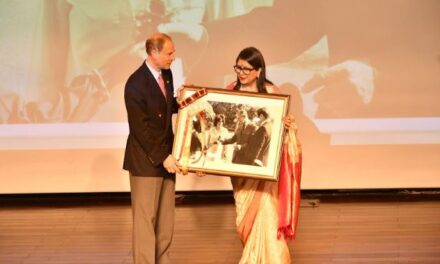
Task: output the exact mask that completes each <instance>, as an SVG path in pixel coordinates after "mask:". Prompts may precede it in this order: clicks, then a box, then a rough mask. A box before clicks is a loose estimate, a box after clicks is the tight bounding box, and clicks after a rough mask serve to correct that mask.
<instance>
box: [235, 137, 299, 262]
mask: <svg viewBox="0 0 440 264" xmlns="http://www.w3.org/2000/svg"><path fill="white" fill-rule="evenodd" d="M281 159H282V160H281V169H280V176H279V181H278V182H272V181H264V180H254V179H244V178H231V181H232V186H233V189H234V198H235V205H236V212H237V219H236V225H237V232H238V234H239V237H240V240H241V242H242V244H243V247H244V249H243V253H242V256H241V259H240V262H239V263H240V264H245V263H246V264H257V263H258V264H263V263H264V264H269V263H273V264H278V263H279V264H285V263H291V259H290V253H289V248H288V245H287V241H288V240H289V239H294V238H295V233H296V226H297V222H298V211H299V210H298V209H299V200H300V180H301V148H300V145H299V143H298V142H297V139H296V135H295V133H294V132H293V131H290V130H289V131H288V132H286V136H285V141H284V144H283V152H282V157H281Z"/></svg>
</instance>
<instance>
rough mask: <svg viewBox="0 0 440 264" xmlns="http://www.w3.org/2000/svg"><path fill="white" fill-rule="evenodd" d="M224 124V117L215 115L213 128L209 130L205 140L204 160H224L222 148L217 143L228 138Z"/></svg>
mask: <svg viewBox="0 0 440 264" xmlns="http://www.w3.org/2000/svg"><path fill="white" fill-rule="evenodd" d="M224 123H225V115H223V114H217V115H216V116H215V117H214V122H213V126H212V127H211V128H210V129H209V131H208V135H207V137H208V138H207V140H206V146H205V148H206V151H207V153H206V158H207V159H208V160H211V161H218V160H221V159H223V158H224V153H223V146H222V145H219V144H218V142H219V141H220V140H222V139H224V138H226V137H228V135H229V132H228V130H227V129H226V128H225V127H224V126H223V124H224Z"/></svg>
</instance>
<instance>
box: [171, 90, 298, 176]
mask: <svg viewBox="0 0 440 264" xmlns="http://www.w3.org/2000/svg"><path fill="white" fill-rule="evenodd" d="M181 98H184V100H182V102H181V108H180V109H179V112H178V114H177V120H176V126H175V137H174V144H173V152H172V153H173V155H174V157H176V159H177V160H178V161H179V163H180V164H181V166H182V167H183V169H185V170H188V171H192V172H196V171H200V172H203V173H206V174H213V175H225V176H237V177H248V178H255V179H263V180H271V181H277V180H278V174H279V169H280V158H281V150H282V144H283V139H284V132H285V131H284V123H283V118H284V117H285V116H286V115H287V113H288V107H289V100H290V97H289V95H284V94H263V93H252V92H244V91H233V90H226V89H219V88H207V87H198V86H185V88H184V89H183V90H182V91H181ZM258 114H259V115H258ZM246 116H247V118H246ZM266 116H267V117H268V118H265V117H266ZM244 120H246V121H244ZM241 121H243V122H241ZM214 124H215V125H214Z"/></svg>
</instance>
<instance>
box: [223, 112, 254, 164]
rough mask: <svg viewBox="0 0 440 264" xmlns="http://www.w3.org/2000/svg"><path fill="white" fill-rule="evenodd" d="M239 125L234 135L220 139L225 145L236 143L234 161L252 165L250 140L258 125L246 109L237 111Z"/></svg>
mask: <svg viewBox="0 0 440 264" xmlns="http://www.w3.org/2000/svg"><path fill="white" fill-rule="evenodd" d="M237 117H238V125H237V129H236V130H235V133H234V136H232V137H231V138H229V139H226V140H220V142H221V143H222V144H223V145H228V144H233V143H235V144H234V154H233V156H232V162H233V163H237V164H246V165H252V164H253V161H254V160H253V159H252V157H249V155H248V152H247V148H248V147H249V146H248V145H249V140H250V139H251V137H252V135H253V134H254V133H255V130H256V129H257V128H256V126H255V125H254V124H253V123H252V122H251V121H250V120H249V118H248V115H247V112H246V111H245V110H239V111H238V113H237Z"/></svg>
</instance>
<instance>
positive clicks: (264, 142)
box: [248, 108, 272, 167]
mask: <svg viewBox="0 0 440 264" xmlns="http://www.w3.org/2000/svg"><path fill="white" fill-rule="evenodd" d="M257 116H258V118H259V126H258V129H257V131H255V134H254V135H253V137H252V144H251V145H250V146H249V148H248V153H249V156H250V157H253V158H254V165H257V166H261V167H263V166H266V165H267V152H268V150H269V145H270V138H271V134H272V122H271V121H272V120H270V118H269V113H268V112H267V111H266V109H265V108H260V109H258V110H257Z"/></svg>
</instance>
